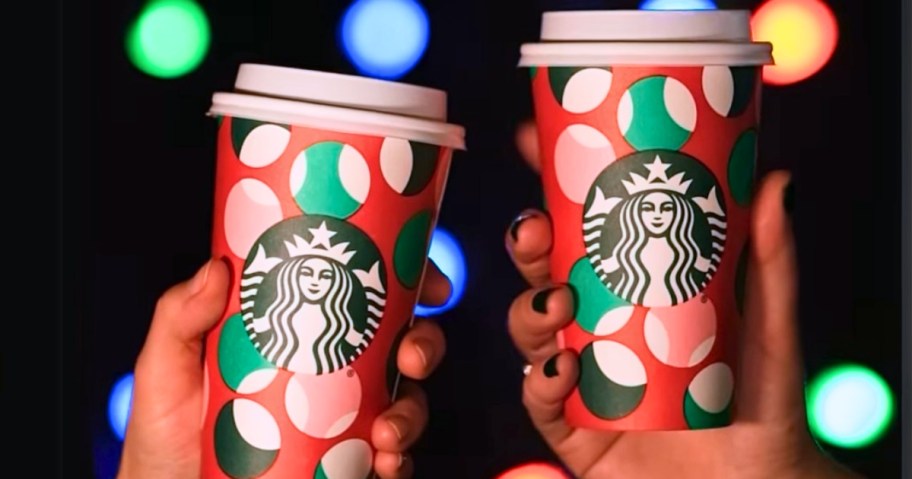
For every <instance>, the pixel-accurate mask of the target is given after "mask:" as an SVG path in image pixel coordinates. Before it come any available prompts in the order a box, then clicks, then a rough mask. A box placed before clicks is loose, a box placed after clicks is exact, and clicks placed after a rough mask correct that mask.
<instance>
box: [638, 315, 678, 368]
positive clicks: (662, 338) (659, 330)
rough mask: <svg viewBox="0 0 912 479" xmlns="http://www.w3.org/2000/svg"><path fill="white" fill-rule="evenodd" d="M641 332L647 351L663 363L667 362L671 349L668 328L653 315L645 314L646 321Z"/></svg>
mask: <svg viewBox="0 0 912 479" xmlns="http://www.w3.org/2000/svg"><path fill="white" fill-rule="evenodd" d="M643 333H644V335H645V336H646V346H648V347H649V351H651V352H652V354H653V355H654V356H655V357H656V359H658V360H659V361H662V362H663V363H665V364H668V353H669V351H670V350H671V346H670V344H669V343H670V341H669V339H668V330H667V329H665V325H663V324H662V321H660V320H659V318H657V317H655V315H651V314H649V315H647V316H646V323H645V324H644V325H643Z"/></svg>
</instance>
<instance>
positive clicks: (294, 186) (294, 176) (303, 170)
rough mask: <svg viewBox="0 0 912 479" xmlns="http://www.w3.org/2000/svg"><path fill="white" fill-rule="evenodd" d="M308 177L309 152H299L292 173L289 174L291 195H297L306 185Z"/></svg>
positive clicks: (292, 166) (292, 165)
mask: <svg viewBox="0 0 912 479" xmlns="http://www.w3.org/2000/svg"><path fill="white" fill-rule="evenodd" d="M306 179H307V152H306V151H302V152H300V153H298V156H297V158H295V160H294V163H292V164H291V174H289V175H288V183H289V186H290V187H291V195H292V196H295V195H297V194H298V192H299V191H301V188H302V187H303V186H304V181H305V180H306Z"/></svg>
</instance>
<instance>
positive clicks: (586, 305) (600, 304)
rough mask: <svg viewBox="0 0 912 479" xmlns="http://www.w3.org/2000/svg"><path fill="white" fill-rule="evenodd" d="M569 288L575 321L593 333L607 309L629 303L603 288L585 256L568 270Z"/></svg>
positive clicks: (628, 304)
mask: <svg viewBox="0 0 912 479" xmlns="http://www.w3.org/2000/svg"><path fill="white" fill-rule="evenodd" d="M569 283H570V290H571V292H572V293H573V300H574V301H573V302H574V306H575V311H574V316H575V317H576V322H577V324H579V326H580V327H581V328H583V329H584V330H586V331H588V332H590V333H594V332H595V328H596V326H598V323H599V320H600V319H602V316H604V315H605V313H607V312H608V311H611V310H613V309H616V308H620V307H623V306H630V303H628V302H626V301H624V300H623V299H621V298H619V297H617V295H615V294H614V293H612V292H611V291H609V290H608V289H607V288H605V285H604V284H602V282H601V281H599V279H598V276H596V275H595V272H594V271H593V270H592V266H591V265H590V263H589V260H588V259H587V258H580V259H579V260H578V261H577V262H576V264H575V265H573V269H572V270H570V280H569Z"/></svg>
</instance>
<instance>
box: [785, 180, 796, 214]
mask: <svg viewBox="0 0 912 479" xmlns="http://www.w3.org/2000/svg"><path fill="white" fill-rule="evenodd" d="M782 204H783V206H785V212H786V213H788V215H789V216H792V213H794V211H795V181H794V180H792V181H789V184H788V186H786V187H785V193H783V196H782Z"/></svg>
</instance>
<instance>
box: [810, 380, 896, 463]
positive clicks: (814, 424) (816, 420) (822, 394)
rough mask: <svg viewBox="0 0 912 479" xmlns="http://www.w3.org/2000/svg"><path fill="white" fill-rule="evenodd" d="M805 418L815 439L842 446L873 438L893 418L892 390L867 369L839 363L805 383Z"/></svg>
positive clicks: (864, 443) (855, 445) (858, 445)
mask: <svg viewBox="0 0 912 479" xmlns="http://www.w3.org/2000/svg"><path fill="white" fill-rule="evenodd" d="M807 400H808V406H807V407H808V420H809V423H810V426H811V432H812V433H813V434H814V435H815V436H816V437H817V438H819V439H821V440H823V441H826V442H828V443H830V444H833V445H834V446H839V447H843V448H861V447H865V446H867V445H870V444H871V443H873V442H875V441H877V439H879V438H880V437H881V436H882V435H883V433H884V432H886V430H887V428H888V427H889V425H890V421H891V420H892V418H893V408H894V402H893V393H892V392H891V391H890V387H889V386H888V385H887V383H886V381H884V380H883V378H882V377H880V375H878V374H877V373H876V372H874V371H872V370H871V369H869V368H867V367H864V366H861V365H856V364H842V365H838V366H835V367H832V368H829V369H827V370H824V371H822V372H821V373H820V374H818V375H817V377H816V378H814V380H813V381H812V382H811V383H810V384H809V385H808V392H807Z"/></svg>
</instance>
